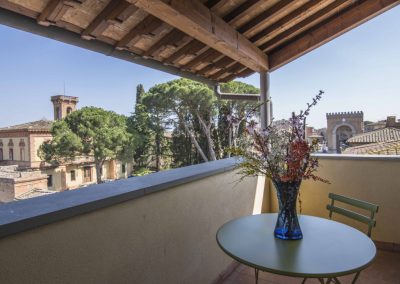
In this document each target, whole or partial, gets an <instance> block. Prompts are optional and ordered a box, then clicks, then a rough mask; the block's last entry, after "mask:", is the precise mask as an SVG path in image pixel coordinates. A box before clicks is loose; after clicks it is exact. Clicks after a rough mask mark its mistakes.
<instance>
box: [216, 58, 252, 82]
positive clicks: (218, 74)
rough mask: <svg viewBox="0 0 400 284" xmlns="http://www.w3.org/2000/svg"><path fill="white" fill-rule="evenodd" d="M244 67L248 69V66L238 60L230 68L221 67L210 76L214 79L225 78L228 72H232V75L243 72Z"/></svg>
mask: <svg viewBox="0 0 400 284" xmlns="http://www.w3.org/2000/svg"><path fill="white" fill-rule="evenodd" d="M244 69H246V66H243V65H242V64H240V63H239V62H236V63H235V64H233V65H232V66H230V67H229V68H224V69H221V70H219V71H218V72H216V73H214V74H212V75H211V76H210V78H211V79H213V80H219V79H220V78H224V75H225V74H227V73H228V74H231V75H234V76H235V77H236V74H238V73H240V72H242V71H243V70H244ZM227 76H228V75H227Z"/></svg>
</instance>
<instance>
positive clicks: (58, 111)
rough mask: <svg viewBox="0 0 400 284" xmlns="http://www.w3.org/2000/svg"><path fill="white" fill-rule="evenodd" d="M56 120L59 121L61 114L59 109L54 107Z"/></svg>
mask: <svg viewBox="0 0 400 284" xmlns="http://www.w3.org/2000/svg"><path fill="white" fill-rule="evenodd" d="M56 119H61V112H60V108H59V107H56Z"/></svg>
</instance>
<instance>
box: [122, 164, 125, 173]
mask: <svg viewBox="0 0 400 284" xmlns="http://www.w3.org/2000/svg"><path fill="white" fill-rule="evenodd" d="M125 172H126V167H125V164H122V173H125Z"/></svg>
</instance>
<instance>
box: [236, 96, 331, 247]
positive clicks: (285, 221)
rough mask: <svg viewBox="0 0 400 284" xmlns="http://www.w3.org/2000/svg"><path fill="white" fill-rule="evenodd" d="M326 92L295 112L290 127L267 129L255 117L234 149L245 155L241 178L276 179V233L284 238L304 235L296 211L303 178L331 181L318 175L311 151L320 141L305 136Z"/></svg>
mask: <svg viewBox="0 0 400 284" xmlns="http://www.w3.org/2000/svg"><path fill="white" fill-rule="evenodd" d="M322 94H323V91H320V92H319V94H318V95H316V96H315V98H313V100H312V102H311V103H308V104H307V108H306V110H305V111H300V113H299V114H297V115H296V114H295V113H292V117H291V118H290V119H289V123H288V125H287V127H282V125H279V124H277V123H271V124H270V125H268V126H267V127H266V128H265V129H259V128H258V127H257V123H256V122H255V121H254V120H251V121H250V122H248V125H247V127H246V132H245V135H244V137H243V138H242V139H241V140H240V141H239V143H238V146H237V147H234V148H233V149H232V152H233V153H234V154H235V155H237V156H240V157H241V158H242V159H241V160H240V162H239V164H238V165H237V168H238V169H239V174H240V175H241V179H243V178H244V177H247V176H259V175H264V176H266V177H269V178H270V179H271V180H272V183H273V184H274V186H275V189H276V193H277V198H278V204H279V212H278V215H277V222H276V226H275V230H274V235H275V237H277V238H280V239H284V240H298V239H301V238H303V234H302V231H301V228H300V223H299V221H298V218H297V210H296V203H297V197H298V195H299V189H300V184H301V181H302V180H303V179H313V180H316V181H322V182H325V183H329V181H327V180H326V179H322V178H320V177H318V176H317V175H315V172H316V170H317V168H318V160H317V159H316V158H315V157H311V152H314V151H315V150H316V146H317V141H313V142H312V143H311V144H308V143H307V140H306V138H305V127H306V118H307V116H308V115H309V112H310V109H311V108H312V107H313V106H315V105H316V104H317V103H318V101H319V100H320V99H321V97H322ZM247 117H251V115H249V116H247ZM300 211H301V203H300Z"/></svg>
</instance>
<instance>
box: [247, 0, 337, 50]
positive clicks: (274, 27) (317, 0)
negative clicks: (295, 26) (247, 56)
mask: <svg viewBox="0 0 400 284" xmlns="http://www.w3.org/2000/svg"><path fill="white" fill-rule="evenodd" d="M323 2H324V0H312V1H310V2H308V3H307V4H305V5H303V6H301V7H299V8H297V9H296V10H294V11H293V12H291V13H289V14H288V15H286V16H285V17H283V18H281V19H280V20H279V21H277V22H275V23H273V24H272V25H270V26H268V27H267V28H265V29H263V30H262V31H260V32H258V33H257V34H255V35H254V36H252V37H251V38H250V41H251V42H257V41H260V40H262V39H263V38H265V37H266V36H268V35H269V34H270V33H272V32H274V31H276V30H279V29H283V28H284V27H285V25H288V24H290V22H291V21H293V20H294V19H296V18H298V17H300V16H301V15H304V14H306V13H307V12H308V11H310V10H311V9H313V8H315V7H316V6H318V5H320V4H321V3H323ZM335 2H340V1H335ZM335 2H334V3H335ZM261 43H262V42H261Z"/></svg>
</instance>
